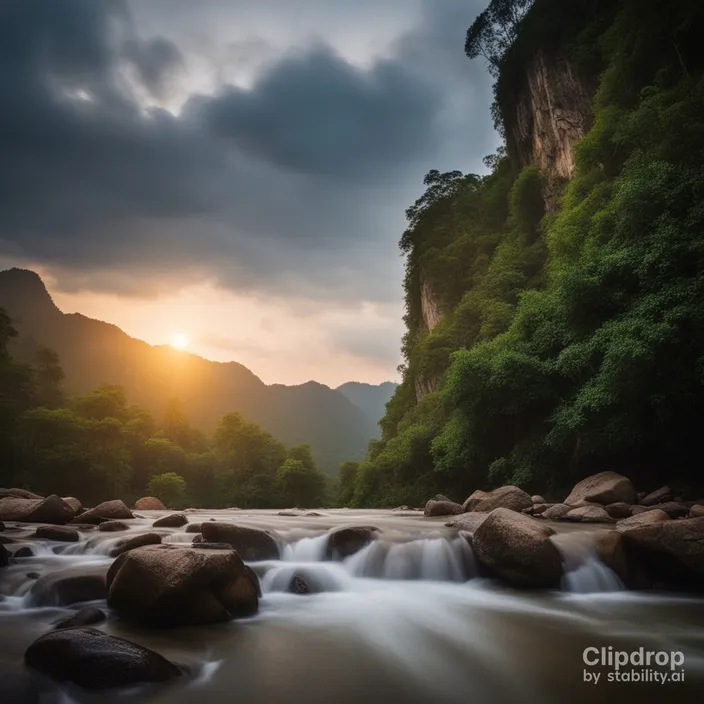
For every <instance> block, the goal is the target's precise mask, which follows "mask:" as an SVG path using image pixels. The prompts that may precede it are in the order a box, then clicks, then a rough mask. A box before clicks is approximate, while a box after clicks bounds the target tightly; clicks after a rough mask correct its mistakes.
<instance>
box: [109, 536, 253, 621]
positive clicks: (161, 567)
mask: <svg viewBox="0 0 704 704" xmlns="http://www.w3.org/2000/svg"><path fill="white" fill-rule="evenodd" d="M107 584H108V589H109V591H108V605H109V606H110V608H112V609H114V610H115V611H117V612H118V613H119V614H120V615H121V616H123V617H125V618H128V619H130V620H134V621H136V622H138V623H142V624H145V625H154V626H188V625H202V624H208V623H217V622H220V621H227V620H229V619H231V618H237V617H242V616H250V615H252V614H254V613H256V611H257V608H258V598H257V590H256V587H255V585H254V584H253V583H252V580H251V578H250V576H249V575H248V573H247V571H246V570H245V565H244V563H243V562H242V560H241V559H240V557H239V555H238V554H237V553H236V552H235V551H234V550H194V549H192V548H190V547H177V546H172V545H155V546H148V547H143V548H137V549H135V550H130V551H129V552H126V553H123V554H122V555H120V556H119V557H118V558H117V560H115V562H114V563H113V564H112V566H111V567H110V569H109V571H108V575H107Z"/></svg>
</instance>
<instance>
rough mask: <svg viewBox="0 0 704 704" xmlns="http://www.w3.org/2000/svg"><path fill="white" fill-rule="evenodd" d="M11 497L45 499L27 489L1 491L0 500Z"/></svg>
mask: <svg viewBox="0 0 704 704" xmlns="http://www.w3.org/2000/svg"><path fill="white" fill-rule="evenodd" d="M7 496H11V497H13V498H15V499H43V498H44V497H43V496H40V495H39V494H34V493H33V492H31V491H27V490H26V489H0V499H4V498H5V497H7Z"/></svg>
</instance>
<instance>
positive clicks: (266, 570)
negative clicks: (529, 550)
mask: <svg viewBox="0 0 704 704" xmlns="http://www.w3.org/2000/svg"><path fill="white" fill-rule="evenodd" d="M316 513H317V514H318V515H305V514H304V515H296V516H279V515H277V513H276V512H273V511H241V510H234V509H233V510H227V511H190V512H188V517H189V521H190V522H201V521H205V520H209V519H211V518H214V519H217V520H219V521H232V522H235V523H237V524H240V525H247V526H253V527H257V528H265V529H269V530H272V531H273V532H274V533H275V534H276V536H277V538H278V540H279V542H280V546H281V559H280V560H272V561H265V562H255V563H250V564H251V565H252V567H253V569H254V570H255V571H256V572H257V574H258V575H259V577H260V581H261V587H262V592H263V595H262V598H261V600H260V609H259V613H258V614H257V615H256V616H254V617H253V618H249V619H244V620H238V621H232V622H229V623H226V624H221V625H216V626H204V627H200V628H188V629H172V630H151V629H150V630H147V629H140V628H136V627H135V626H133V625H132V624H129V623H126V622H124V621H121V620H120V619H118V618H117V617H115V616H114V615H110V617H109V619H108V620H107V621H106V622H105V623H103V624H100V625H98V626H97V628H100V629H103V630H105V631H106V632H108V633H111V634H114V635H118V636H121V637H124V638H127V639H129V640H132V641H134V642H137V643H140V644H142V645H144V646H147V647H150V648H152V649H154V650H156V651H158V652H160V653H161V654H162V655H164V656H166V657H167V658H169V659H170V660H172V661H174V662H175V663H177V664H179V665H181V666H184V667H185V668H186V669H187V670H188V672H189V673H190V674H189V675H188V676H186V677H182V678H180V680H178V681H177V682H176V683H174V684H170V685H168V686H165V687H164V686H161V687H159V688H149V687H147V688H139V689H134V690H130V691H124V690H122V691H119V692H107V693H106V692H102V693H87V692H84V691H82V690H80V689H78V688H75V687H71V686H69V687H66V686H61V687H59V686H58V685H55V684H54V683H47V682H46V681H44V682H43V684H44V685H46V687H47V688H46V690H45V692H44V693H43V694H42V696H41V704H79V703H83V702H86V703H92V702H96V703H100V704H103V703H107V702H121V703H123V704H126V703H128V702H135V703H139V702H154V703H157V702H158V703H163V704H167V703H168V704H185V703H186V702H189V703H190V702H196V703H198V704H209V703H210V702H213V703H219V702H237V703H238V704H248V703H249V702H252V703H255V702H257V703H259V702H261V703H262V704H274V703H279V702H281V703H284V704H285V703H288V702H305V703H306V704H333V703H334V704H348V703H349V704H360V703H361V704H375V703H376V702H380V703H381V702H384V703H388V704H390V703H393V702H409V703H410V704H428V703H429V702H433V703H434V702H440V703H443V702H448V703H454V702H457V703H460V702H463V703H464V702H471V703H473V704H474V703H476V704H484V703H486V704H491V703H493V702H499V703H503V702H506V703H513V702H515V703H516V704H532V703H535V704H542V703H543V702H546V703H547V702H556V703H561V702H569V703H570V704H580V703H582V702H584V703H587V702H605V703H607V704H609V703H611V702H614V703H616V702H619V703H621V702H623V701H627V700H629V699H631V698H633V699H634V700H637V701H639V702H642V703H646V704H647V703H649V702H653V703H655V702H658V704H661V703H662V702H669V701H673V702H674V701H676V702H689V701H692V702H701V701H702V700H703V698H704V630H703V629H702V626H704V600H702V599H697V598H693V597H688V596H684V595H682V596H678V595H673V594H659V593H649V594H645V593H634V592H628V591H625V590H624V589H623V587H622V585H621V584H620V582H619V580H618V578H617V577H616V575H615V574H613V572H611V570H609V569H608V568H607V567H606V566H604V565H603V564H601V563H600V562H599V561H598V560H597V559H596V557H595V555H594V553H593V550H592V549H591V545H592V538H591V535H592V533H591V531H592V530H593V529H586V528H583V527H576V526H570V527H569V529H566V528H564V527H561V526H555V527H556V529H558V530H559V531H560V533H559V534H558V535H557V536H556V537H555V538H554V540H555V541H556V543H557V545H558V547H559V548H560V550H561V551H562V552H563V555H564V557H565V564H566V568H567V572H566V574H565V577H564V579H563V584H562V589H561V590H560V591H555V592H521V591H515V590H511V589H507V588H506V587H504V586H501V585H500V584H498V583H496V582H493V581H491V580H489V579H486V578H483V577H480V576H478V571H477V568H476V565H475V561H474V558H473V555H472V550H471V547H470V545H469V543H468V541H467V540H466V537H465V536H463V535H460V534H458V533H457V531H455V530H453V529H449V528H446V527H445V526H444V522H445V520H446V519H430V518H425V517H424V516H423V515H422V513H418V512H412V511H409V512H392V511H370V510H365V511H356V510H354V511H353V510H320V511H318V512H316ZM161 515H164V513H163V512H142V516H143V518H137V519H134V520H131V521H126V522H127V523H128V524H129V525H130V528H129V531H128V532H121V533H101V532H98V531H89V532H85V533H82V534H81V542H79V543H73V544H71V543H69V544H67V543H55V542H51V541H37V540H34V539H32V540H29V539H28V538H29V535H30V534H31V533H32V532H33V528H34V527H30V526H27V527H26V529H23V530H21V531H15V532H12V533H6V534H5V535H7V536H8V537H9V536H10V535H11V536H12V539H13V540H14V541H16V544H13V545H11V546H10V547H11V548H12V549H13V550H14V549H16V548H17V547H20V546H21V545H24V544H26V545H28V546H30V547H32V549H33V550H34V552H35V555H34V557H27V558H23V559H22V560H21V561H18V562H21V564H12V565H10V566H9V567H7V568H4V569H2V570H0V594H2V595H4V598H3V599H2V600H0V667H2V668H5V671H7V668H21V667H23V665H22V661H23V655H24V652H25V650H26V649H27V647H28V646H29V645H30V644H31V643H32V642H33V641H34V640H35V639H36V638H38V637H39V636H41V635H43V634H44V633H46V632H47V631H48V630H50V629H51V628H52V627H53V625H54V624H55V623H56V621H57V620H59V619H61V618H63V617H66V616H69V615H71V613H73V612H74V611H75V610H76V609H77V608H79V607H78V606H73V607H71V608H63V607H54V606H42V607H36V606H33V605H32V603H31V600H30V599H29V596H28V594H29V591H30V589H31V587H32V584H33V583H34V581H35V580H36V579H37V577H38V576H43V575H45V574H49V573H56V572H57V571H63V572H66V573H67V574H69V573H71V572H77V571H78V572H91V571H104V570H105V569H106V568H107V566H109V564H110V563H111V562H112V558H110V557H109V553H110V550H111V549H112V548H113V547H114V546H115V544H116V543H117V542H118V541H120V540H123V539H124V538H125V537H126V536H129V537H131V536H132V535H136V534H138V533H142V532H147V531H150V532H153V531H154V530H155V529H152V528H151V524H152V522H153V521H154V519H155V518H157V517H159V516H161ZM345 525H374V526H377V527H378V528H379V529H380V531H381V538H380V540H378V541H376V542H374V543H371V544H370V545H368V546H367V547H365V548H363V549H362V550H361V551H359V552H358V553H356V554H355V555H352V556H350V557H348V558H347V559H346V560H344V561H342V562H329V561H325V560H324V552H325V545H326V540H327V533H328V531H329V530H331V529H332V528H335V527H339V526H345ZM156 532H161V533H163V535H164V541H165V542H175V543H190V542H191V541H192V539H193V537H194V536H193V534H192V533H185V532H184V529H183V528H178V529H158V530H157V531H156ZM25 539H27V540H26V542H23V541H24V540H25ZM296 575H299V576H302V577H303V578H304V579H305V580H306V582H307V583H308V584H309V586H310V587H311V590H312V591H314V592H315V593H311V594H306V595H297V594H291V593H289V592H288V591H287V588H288V585H289V584H290V582H291V579H292V577H294V576H296ZM84 605H85V604H81V605H80V606H84ZM91 605H95V606H98V607H100V608H102V609H104V610H107V607H106V604H105V602H104V601H102V602H101V601H97V602H91ZM588 647H592V648H599V649H601V648H602V647H603V648H607V649H608V648H609V647H612V648H613V650H615V651H628V652H631V651H634V650H636V649H638V648H640V647H643V648H644V649H645V650H652V651H665V652H672V651H681V652H683V653H684V657H685V661H684V664H683V666H682V668H680V669H682V670H683V678H684V681H681V682H669V683H662V684H661V683H659V682H652V681H651V682H649V683H643V682H640V683H638V682H609V681H608V680H607V674H608V669H605V670H603V671H602V677H601V678H600V681H599V682H597V683H596V684H594V683H591V682H585V672H586V671H587V670H590V668H588V667H587V665H585V662H584V661H583V653H584V650H585V649H586V648H588ZM592 652H594V651H592ZM628 669H631V668H630V667H629V668H628ZM635 669H638V668H635ZM591 671H599V670H595V669H594V668H591V670H590V672H591ZM0 672H2V670H1V669H0ZM32 676H34V675H32ZM1 690H2V678H1V677H0V702H2V704H5V702H6V699H4V698H3V694H2V691H1ZM8 704H10V703H9V702H8Z"/></svg>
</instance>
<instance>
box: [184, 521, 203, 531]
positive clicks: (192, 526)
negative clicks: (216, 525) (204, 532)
mask: <svg viewBox="0 0 704 704" xmlns="http://www.w3.org/2000/svg"><path fill="white" fill-rule="evenodd" d="M201 525H202V523H189V524H188V525H187V526H186V533H200V530H201Z"/></svg>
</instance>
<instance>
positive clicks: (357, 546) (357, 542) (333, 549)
mask: <svg viewBox="0 0 704 704" xmlns="http://www.w3.org/2000/svg"><path fill="white" fill-rule="evenodd" d="M378 532H379V529H378V528H376V527H374V526H350V527H348V528H338V529H337V530H334V531H333V532H332V533H330V535H329V536H328V544H327V546H326V548H325V557H326V558H327V559H328V560H344V559H345V558H346V557H349V556H350V555H354V553H356V552H358V551H359V550H361V549H362V548H363V547H364V546H365V545H368V544H369V543H371V542H372V541H374V540H376V539H377V538H378V537H379V536H378Z"/></svg>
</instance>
